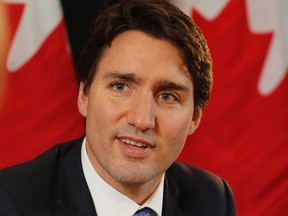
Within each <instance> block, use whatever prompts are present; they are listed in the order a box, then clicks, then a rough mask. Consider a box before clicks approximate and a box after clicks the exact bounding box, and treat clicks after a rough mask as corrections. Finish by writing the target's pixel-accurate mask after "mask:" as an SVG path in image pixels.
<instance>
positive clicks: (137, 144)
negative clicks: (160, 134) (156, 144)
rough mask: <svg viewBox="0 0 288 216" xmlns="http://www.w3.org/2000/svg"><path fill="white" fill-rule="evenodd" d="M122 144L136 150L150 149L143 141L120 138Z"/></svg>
mask: <svg viewBox="0 0 288 216" xmlns="http://www.w3.org/2000/svg"><path fill="white" fill-rule="evenodd" d="M119 140H120V141H121V142H123V143H125V144H127V145H129V146H131V147H134V148H144V149H145V148H148V145H147V144H145V143H143V142H141V141H135V140H131V139H128V138H120V139H119Z"/></svg>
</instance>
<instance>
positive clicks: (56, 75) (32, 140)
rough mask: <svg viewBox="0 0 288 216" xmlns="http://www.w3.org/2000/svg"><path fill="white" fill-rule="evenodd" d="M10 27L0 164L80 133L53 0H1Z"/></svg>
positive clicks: (68, 59) (64, 39)
mask: <svg viewBox="0 0 288 216" xmlns="http://www.w3.org/2000/svg"><path fill="white" fill-rule="evenodd" d="M3 2H4V3H5V5H6V8H7V13H8V20H9V24H10V28H11V34H10V35H11V37H10V41H9V50H8V56H7V62H6V85H5V86H6V88H5V91H4V93H3V92H1V93H3V94H4V96H3V101H2V104H1V105H2V106H1V107H0V140H1V142H0V168H3V167H6V166H9V165H13V164H16V163H20V162H24V161H26V160H29V159H32V158H33V157H35V156H37V155H39V154H40V153H41V152H43V151H45V150H47V149H48V148H50V147H51V146H52V145H55V144H56V143H58V142H62V141H66V140H68V139H72V138H76V137H79V136H80V135H81V134H82V133H83V131H84V121H83V119H82V118H81V117H80V114H79V113H78V110H77V100H76V98H77V91H78V90H77V83H76V79H75V75H74V68H73V64H72V58H71V54H70V51H69V45H68V43H67V37H66V32H65V26H64V22H63V16H62V11H61V7H60V2H59V1H58V0H4V1H3Z"/></svg>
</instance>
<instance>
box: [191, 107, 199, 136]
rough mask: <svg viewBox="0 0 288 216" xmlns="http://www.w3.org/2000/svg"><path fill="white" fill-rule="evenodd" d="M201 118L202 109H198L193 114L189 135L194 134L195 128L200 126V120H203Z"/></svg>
mask: <svg viewBox="0 0 288 216" xmlns="http://www.w3.org/2000/svg"><path fill="white" fill-rule="evenodd" d="M201 118H202V110H201V109H198V110H197V111H196V112H195V113H194V115H193V118H192V121H191V125H190V129H189V133H188V134H189V135H191V134H193V133H194V132H195V130H196V129H197V128H198V126H199V125H200V122H201Z"/></svg>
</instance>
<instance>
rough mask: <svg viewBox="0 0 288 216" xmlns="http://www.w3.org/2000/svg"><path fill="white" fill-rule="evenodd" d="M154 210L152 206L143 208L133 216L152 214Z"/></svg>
mask: <svg viewBox="0 0 288 216" xmlns="http://www.w3.org/2000/svg"><path fill="white" fill-rule="evenodd" d="M152 212H153V211H152V210H151V209H150V208H147V207H145V208H143V209H140V210H138V211H137V212H136V213H135V214H134V215H133V216H152V215H153V213H152Z"/></svg>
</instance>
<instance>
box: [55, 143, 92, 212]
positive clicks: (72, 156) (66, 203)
mask: <svg viewBox="0 0 288 216" xmlns="http://www.w3.org/2000/svg"><path fill="white" fill-rule="evenodd" d="M81 144H82V139H80V140H77V141H75V142H72V143H71V144H70V145H65V146H63V147H60V148H59V155H60V156H59V158H60V159H59V172H58V173H59V178H58V188H57V203H58V205H59V206H60V207H61V208H62V209H63V210H64V211H65V212H66V214H68V215H75V216H96V215H97V214H96V210H95V207H94V203H93V200H92V197H91V194H90V191H89V188H88V185H87V183H86V180H85V177H84V173H83V169H82V163H81Z"/></svg>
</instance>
